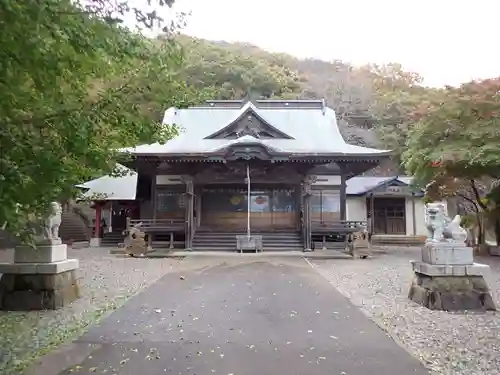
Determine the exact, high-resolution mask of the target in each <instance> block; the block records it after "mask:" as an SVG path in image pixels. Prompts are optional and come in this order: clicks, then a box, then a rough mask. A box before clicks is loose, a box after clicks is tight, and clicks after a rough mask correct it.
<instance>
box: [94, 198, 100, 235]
mask: <svg viewBox="0 0 500 375" xmlns="http://www.w3.org/2000/svg"><path fill="white" fill-rule="evenodd" d="M94 205H95V227H94V238H101V218H102V205H101V203H98V202H96V203H94Z"/></svg>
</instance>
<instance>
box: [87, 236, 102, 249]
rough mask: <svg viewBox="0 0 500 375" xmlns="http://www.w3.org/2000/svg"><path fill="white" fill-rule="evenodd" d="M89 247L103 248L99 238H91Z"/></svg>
mask: <svg viewBox="0 0 500 375" xmlns="http://www.w3.org/2000/svg"><path fill="white" fill-rule="evenodd" d="M89 246H90V247H99V246H101V239H100V238H97V237H94V238H91V239H90V243H89Z"/></svg>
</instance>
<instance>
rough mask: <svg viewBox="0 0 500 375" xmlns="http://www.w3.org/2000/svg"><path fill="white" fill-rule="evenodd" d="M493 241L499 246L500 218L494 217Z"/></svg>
mask: <svg viewBox="0 0 500 375" xmlns="http://www.w3.org/2000/svg"><path fill="white" fill-rule="evenodd" d="M495 241H496V243H497V246H500V218H498V219H495Z"/></svg>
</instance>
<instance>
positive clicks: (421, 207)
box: [406, 197, 427, 236]
mask: <svg viewBox="0 0 500 375" xmlns="http://www.w3.org/2000/svg"><path fill="white" fill-rule="evenodd" d="M412 210H413V205H412V199H411V198H406V234H408V235H413V212H412ZM415 224H416V225H415V232H416V233H415V235H417V236H426V235H427V229H426V228H425V204H424V202H423V201H422V198H419V197H416V198H415Z"/></svg>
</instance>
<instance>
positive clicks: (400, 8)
mask: <svg viewBox="0 0 500 375" xmlns="http://www.w3.org/2000/svg"><path fill="white" fill-rule="evenodd" d="M136 1H138V0H136ZM176 2H177V5H176V6H175V10H176V11H180V10H182V11H190V12H191V16H190V17H189V18H188V20H187V22H188V23H187V27H186V28H185V30H184V32H185V33H186V34H189V35H193V36H197V37H201V38H206V39H216V40H226V41H243V42H249V43H252V44H256V45H258V46H260V47H262V48H264V49H266V50H269V51H277V52H287V53H290V54H292V55H295V56H298V57H316V58H320V59H323V60H333V59H341V60H344V61H350V62H352V63H354V64H364V63H367V62H376V63H384V62H400V63H402V64H403V66H404V67H405V68H406V69H409V70H414V71H417V72H419V73H421V74H422V75H423V76H424V77H425V79H426V83H427V84H428V85H443V84H458V83H460V82H464V81H468V80H470V79H473V78H487V77H493V76H500V48H499V47H498V39H499V37H498V36H499V35H500V33H499V26H498V25H499V23H500V21H499V15H500V0H474V1H471V0H455V1H453V0H418V1H416V0H399V1H398V0H343V1H338V0H303V1H299V0H296V1H292V0H177V1H176Z"/></svg>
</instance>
